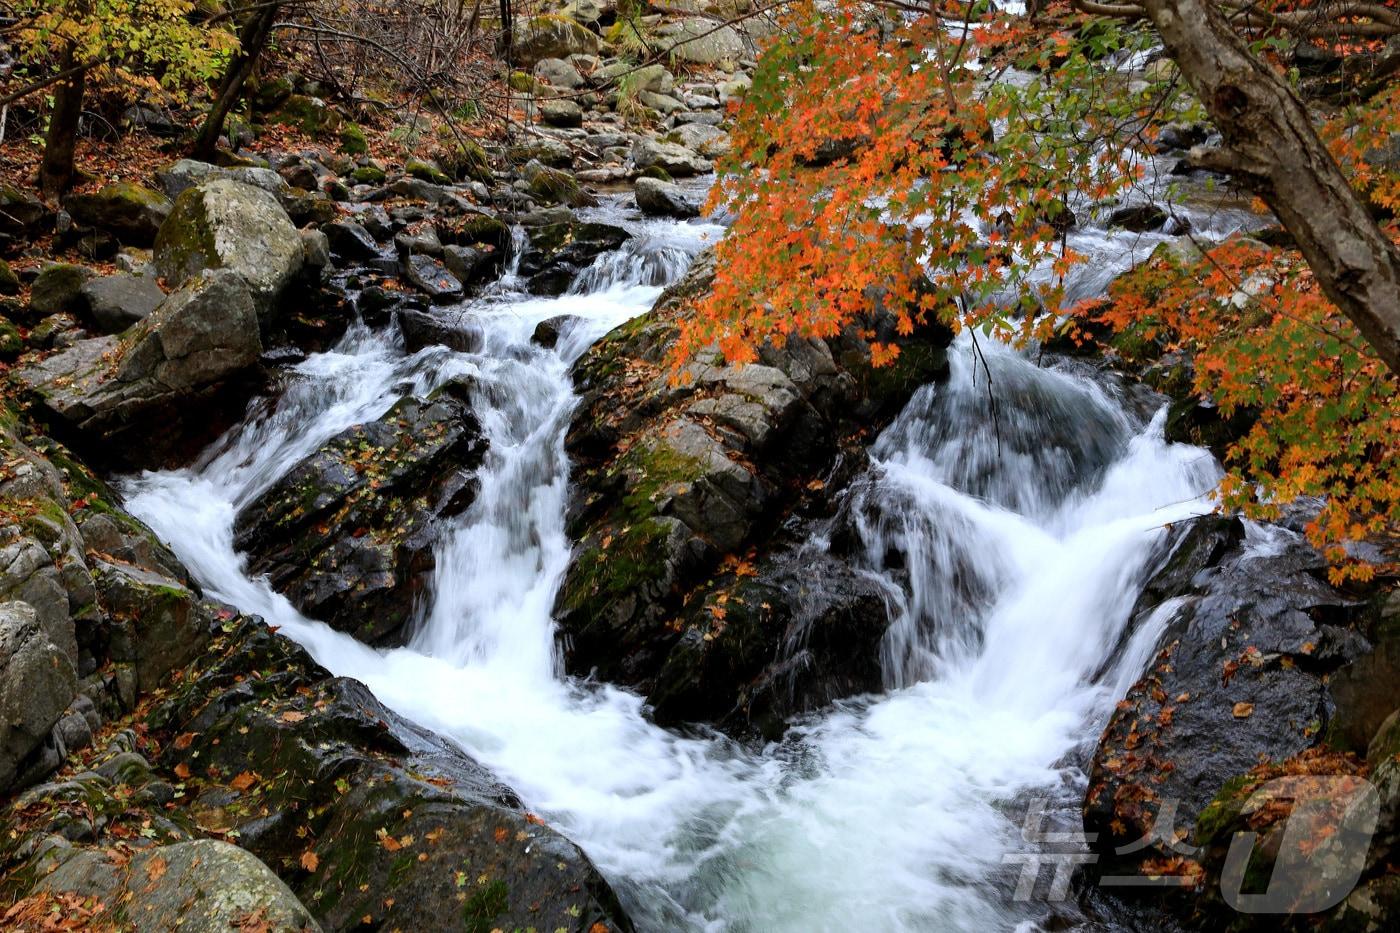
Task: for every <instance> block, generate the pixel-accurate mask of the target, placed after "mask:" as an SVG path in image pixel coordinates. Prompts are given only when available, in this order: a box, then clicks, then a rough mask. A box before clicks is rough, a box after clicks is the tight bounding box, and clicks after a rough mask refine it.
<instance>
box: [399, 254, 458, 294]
mask: <svg viewBox="0 0 1400 933" xmlns="http://www.w3.org/2000/svg"><path fill="white" fill-rule="evenodd" d="M403 277H404V279H405V280H406V281H407V282H408V283H409V284H410V285H412V286H413V287H414V288H417V289H418V290H419V291H420V292H422V293H423V294H425V295H427V296H428V298H429V299H430V300H431V301H434V302H436V303H438V304H450V303H451V302H454V301H458V300H460V299H461V297H462V294H463V292H462V283H461V282H459V281H457V277H456V276H454V275H453V274H452V273H451V272H448V271H447V267H446V266H444V265H443V264H442V263H441V262H439V261H438V260H436V259H434V258H432V257H431V256H428V255H426V254H425V253H414V254H412V255H409V256H406V257H405V258H404V260H403Z"/></svg>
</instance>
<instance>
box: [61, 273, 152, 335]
mask: <svg viewBox="0 0 1400 933" xmlns="http://www.w3.org/2000/svg"><path fill="white" fill-rule="evenodd" d="M79 294H81V296H82V299H83V302H84V303H85V304H86V305H87V316H88V318H89V319H90V320H91V321H92V323H93V324H94V325H95V326H96V327H97V330H98V331H99V332H100V333H103V334H119V333H121V332H122V331H124V330H126V329H127V328H128V327H131V326H132V325H133V324H136V323H138V322H140V321H144V320H145V319H146V318H147V317H149V316H150V314H151V312H152V311H154V310H155V309H156V308H158V307H160V304H161V302H163V301H165V292H163V291H161V290H160V286H159V285H157V284H156V283H155V280H154V279H152V278H150V277H149V276H144V275H130V274H128V273H120V274H118V275H105V276H102V277H101V278H96V279H89V280H88V281H87V282H84V283H83V287H82V289H81V290H80V292H79Z"/></svg>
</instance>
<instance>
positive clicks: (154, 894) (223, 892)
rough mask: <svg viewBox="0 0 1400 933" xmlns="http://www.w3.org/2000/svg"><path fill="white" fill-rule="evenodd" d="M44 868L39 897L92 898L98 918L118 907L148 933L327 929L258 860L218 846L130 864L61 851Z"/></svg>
mask: <svg viewBox="0 0 1400 933" xmlns="http://www.w3.org/2000/svg"><path fill="white" fill-rule="evenodd" d="M43 868H45V869H48V870H49V871H48V873H47V874H45V875H44V876H43V877H42V878H40V880H39V881H38V883H37V884H36V885H35V886H34V890H35V891H42V892H47V893H49V894H75V895H77V896H79V897H82V898H94V899H95V902H96V903H97V904H98V905H100V906H99V908H98V909H99V910H103V909H114V908H116V905H120V911H121V913H122V914H124V915H125V916H126V917H129V918H133V919H135V920H138V921H139V925H140V926H139V928H140V929H143V930H182V931H185V933H227V931H229V930H239V929H245V930H246V929H260V930H277V931H300V933H319V931H320V929H321V927H320V925H319V924H318V923H317V922H316V921H315V920H314V919H313V918H312V916H311V914H310V913H309V912H308V911H307V909H306V908H305V907H304V906H302V903H301V901H299V900H297V897H296V895H295V894H293V893H292V891H291V889H290V888H288V887H287V885H286V884H285V883H284V882H283V881H282V879H280V878H278V877H277V876H276V875H275V874H273V873H272V869H270V868H268V867H267V866H266V865H264V864H263V863H262V862H261V861H260V860H259V859H258V857H257V856H256V855H254V854H253V853H251V852H249V851H247V850H246V849H240V848H239V847H238V846H235V845H230V844H229V843H227V842H221V841H219V840H217V839H194V840H191V841H189V842H177V843H175V844H173V845H166V846H152V847H150V848H147V849H140V850H137V851H136V852H135V853H134V854H132V855H131V856H130V857H129V858H126V857H120V858H119V857H118V856H116V854H115V853H114V852H112V851H110V850H105V849H74V848H69V847H58V848H55V849H52V850H50V853H49V855H48V857H47V859H46V860H45V863H44V865H43ZM108 905H111V907H108ZM114 912H115V910H114ZM249 924H256V926H255V927H254V926H249Z"/></svg>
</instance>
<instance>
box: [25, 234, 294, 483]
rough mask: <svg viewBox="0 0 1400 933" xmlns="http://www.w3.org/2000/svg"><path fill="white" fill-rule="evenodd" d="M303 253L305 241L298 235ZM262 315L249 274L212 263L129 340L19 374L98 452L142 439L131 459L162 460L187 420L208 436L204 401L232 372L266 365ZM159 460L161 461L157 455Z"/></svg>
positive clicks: (112, 340)
mask: <svg viewBox="0 0 1400 933" xmlns="http://www.w3.org/2000/svg"><path fill="white" fill-rule="evenodd" d="M293 234H294V241H295V242H296V244H297V249H298V260H300V250H301V240H300V238H297V237H295V231H293ZM261 353H262V341H261V338H260V337H259V334H258V319H257V312H256V310H255V308H254V305H253V299H252V297H251V295H250V294H249V290H248V287H247V284H246V282H245V280H244V279H243V277H242V276H240V275H238V274H237V273H235V272H233V271H231V270H227V269H221V270H210V271H206V272H203V273H201V274H200V275H199V276H198V277H197V278H192V279H190V280H189V281H187V282H186V283H185V284H184V285H183V286H182V287H181V288H180V289H178V290H177V291H175V292H174V293H172V294H171V295H169V296H168V297H167V298H166V299H165V301H164V302H162V303H161V305H160V307H158V308H157V309H156V310H155V311H154V312H152V313H151V314H150V315H149V316H148V317H147V318H145V319H144V320H143V321H141V322H140V323H138V324H136V325H135V326H134V327H132V328H131V329H130V330H128V331H126V332H125V333H123V334H122V335H120V337H118V336H108V337H95V338H92V339H89V340H81V341H79V342H78V343H76V344H74V345H73V346H72V347H70V348H68V349H67V350H64V351H63V352H61V353H57V354H55V355H53V356H50V357H48V358H47V359H44V360H42V361H40V362H38V363H34V364H32V365H30V366H27V367H25V368H23V369H21V370H19V372H18V373H17V376H18V378H19V381H20V384H21V385H22V386H24V387H25V389H26V390H27V392H28V395H29V397H30V399H31V400H32V401H33V402H34V403H35V405H36V407H37V408H38V410H39V412H40V413H41V414H42V415H44V416H46V417H47V418H48V419H49V420H50V421H51V422H54V423H55V424H56V426H57V427H59V428H61V429H62V430H63V431H64V432H66V433H70V434H72V435H75V438H76V439H77V440H78V441H80V442H86V443H88V444H91V445H93V448H94V449H98V450H99V452H100V450H101V448H103V447H108V448H109V449H107V450H106V451H105V454H106V456H108V457H110V456H111V455H112V454H113V453H116V452H117V451H115V450H113V449H110V445H107V444H106V442H108V441H111V440H114V439H117V438H131V439H133V440H135V439H136V438H139V439H140V440H139V442H136V443H133V444H130V445H125V446H124V447H122V448H121V451H120V453H121V454H122V455H123V456H122V459H123V460H124V461H125V462H126V463H128V464H131V465H136V464H149V463H152V462H160V457H161V455H162V454H163V453H164V454H168V453H170V452H171V450H172V446H171V445H173V444H175V443H177V442H180V441H182V440H190V441H191V442H193V435H192V436H191V437H188V438H182V437H180V433H181V432H179V431H176V430H174V428H175V427H176V426H177V425H179V424H180V422H181V420H182V419H188V424H189V425H190V426H191V427H192V428H194V427H198V423H203V424H204V425H205V427H204V428H203V429H200V430H196V431H195V432H194V434H196V435H197V434H201V433H207V431H208V428H209V426H210V425H211V423H212V420H213V419H211V418H210V417H209V416H210V415H211V414H212V410H206V409H205V408H204V407H203V406H205V405H206V404H208V403H209V402H210V401H211V397H212V396H214V395H215V394H217V393H218V391H219V390H220V389H221V388H222V387H223V386H224V385H225V384H226V383H227V382H229V381H230V380H231V379H233V378H234V377H236V376H239V375H240V374H241V373H243V372H244V371H245V370H248V369H250V368H251V367H253V366H254V364H256V363H257V362H258V357H259V356H260V355H261ZM151 458H155V459H154V460H153V459H151Z"/></svg>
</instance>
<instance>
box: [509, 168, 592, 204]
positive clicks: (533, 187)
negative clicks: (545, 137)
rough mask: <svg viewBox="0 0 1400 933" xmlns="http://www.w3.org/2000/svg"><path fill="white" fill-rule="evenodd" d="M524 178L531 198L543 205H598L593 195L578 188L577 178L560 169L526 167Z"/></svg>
mask: <svg viewBox="0 0 1400 933" xmlns="http://www.w3.org/2000/svg"><path fill="white" fill-rule="evenodd" d="M526 178H527V181H526V185H527V190H529V192H530V194H531V196H533V197H534V198H535V199H536V200H537V201H541V202H543V203H545V204H567V205H569V206H570V207H592V206H594V205H596V204H597V203H598V201H597V199H596V198H594V197H593V195H591V194H589V193H588V192H586V191H584V190H583V188H581V187H580V186H579V183H578V179H577V178H575V177H574V176H573V175H571V174H569V173H568V172H565V171H563V170H561V169H557V168H549V167H548V166H545V165H535V166H533V167H527V168H526Z"/></svg>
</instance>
